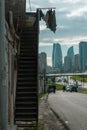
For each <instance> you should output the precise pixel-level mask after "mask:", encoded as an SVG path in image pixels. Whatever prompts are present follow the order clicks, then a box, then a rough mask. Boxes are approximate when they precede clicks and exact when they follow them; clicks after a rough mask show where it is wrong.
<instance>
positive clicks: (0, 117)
mask: <svg viewBox="0 0 87 130" xmlns="http://www.w3.org/2000/svg"><path fill="white" fill-rule="evenodd" d="M7 89H8V88H7V85H6V40H5V0H0V130H7V129H8V104H7V102H8V96H7V95H8V94H7Z"/></svg>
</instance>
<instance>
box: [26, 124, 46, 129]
mask: <svg viewBox="0 0 87 130" xmlns="http://www.w3.org/2000/svg"><path fill="white" fill-rule="evenodd" d="M24 130H37V129H36V128H35V127H31V128H25V129H24ZM38 130H44V125H42V124H39V125H38Z"/></svg>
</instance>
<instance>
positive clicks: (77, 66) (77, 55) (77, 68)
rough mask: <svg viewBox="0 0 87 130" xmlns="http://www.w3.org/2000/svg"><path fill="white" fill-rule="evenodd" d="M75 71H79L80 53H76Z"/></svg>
mask: <svg viewBox="0 0 87 130" xmlns="http://www.w3.org/2000/svg"><path fill="white" fill-rule="evenodd" d="M75 71H79V54H76V55H75Z"/></svg>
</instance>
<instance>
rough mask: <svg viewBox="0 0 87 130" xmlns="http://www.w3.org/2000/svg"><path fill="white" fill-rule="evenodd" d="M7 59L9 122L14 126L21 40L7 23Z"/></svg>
mask: <svg viewBox="0 0 87 130" xmlns="http://www.w3.org/2000/svg"><path fill="white" fill-rule="evenodd" d="M5 29H6V34H5V36H6V54H7V55H6V57H7V65H6V69H7V76H6V77H7V87H8V122H9V125H11V124H14V101H15V90H16V80H17V78H16V77H17V55H18V45H19V44H20V43H19V42H20V40H19V39H18V37H16V35H15V33H14V32H13V33H12V29H11V28H10V27H9V26H8V23H7V22H6V25H5Z"/></svg>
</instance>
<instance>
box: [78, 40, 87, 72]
mask: <svg viewBox="0 0 87 130" xmlns="http://www.w3.org/2000/svg"><path fill="white" fill-rule="evenodd" d="M79 64H80V71H81V72H84V71H85V70H87V42H85V41H81V42H80V43H79Z"/></svg>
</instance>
